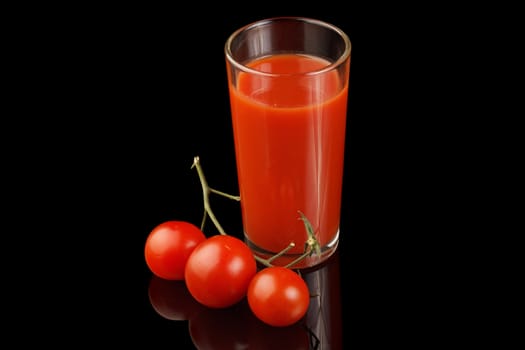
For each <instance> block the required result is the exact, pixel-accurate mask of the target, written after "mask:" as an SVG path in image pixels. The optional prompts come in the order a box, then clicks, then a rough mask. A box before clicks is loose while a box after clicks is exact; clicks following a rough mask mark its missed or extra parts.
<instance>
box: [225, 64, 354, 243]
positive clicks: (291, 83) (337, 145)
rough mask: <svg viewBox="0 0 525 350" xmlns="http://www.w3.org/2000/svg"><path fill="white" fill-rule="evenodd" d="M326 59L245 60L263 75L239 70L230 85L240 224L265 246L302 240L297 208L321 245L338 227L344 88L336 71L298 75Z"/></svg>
mask: <svg viewBox="0 0 525 350" xmlns="http://www.w3.org/2000/svg"><path fill="white" fill-rule="evenodd" d="M326 65H327V62H326V61H323V60H320V59H318V58H313V57H308V56H300V55H292V54H283V55H276V56H270V57H267V58H264V59H261V60H259V61H255V62H252V63H251V64H249V66H250V67H252V68H254V69H256V70H259V71H263V72H268V73H290V72H291V73H293V74H287V75H285V76H279V77H269V76H266V77H262V76H259V75H251V74H247V73H241V74H240V75H239V76H238V81H237V87H236V88H235V87H233V86H232V84H230V102H231V112H232V122H233V128H234V141H235V151H236V157H237V171H238V178H239V187H240V196H241V208H242V217H243V226H244V230H245V234H246V236H247V237H248V239H249V240H250V241H251V242H252V243H254V244H255V245H257V246H259V247H260V248H263V249H266V250H268V251H271V252H278V251H280V250H281V249H283V248H284V247H286V246H287V245H288V244H289V243H290V242H294V243H295V244H296V247H295V248H294V249H293V250H291V251H290V252H293V253H301V252H302V251H303V249H304V243H305V240H306V238H307V236H306V231H305V227H304V223H303V222H302V221H301V220H299V217H300V216H299V212H298V211H301V212H303V213H304V214H305V216H306V217H307V218H308V220H309V221H310V223H311V224H312V226H313V228H314V231H315V233H316V235H317V238H318V240H319V242H320V244H321V246H324V245H325V244H327V243H329V242H330V241H331V240H332V239H333V238H334V237H335V236H336V235H337V233H338V230H339V220H340V205H341V189H342V175H343V153H344V140H345V124H346V107H347V103H346V102H347V95H348V87H347V84H346V83H343V82H342V81H341V79H340V78H339V76H338V74H337V72H335V71H330V72H325V73H323V74H306V75H305V74H302V75H298V74H297V73H305V72H310V71H313V70H318V69H320V68H322V67H325V66H326Z"/></svg>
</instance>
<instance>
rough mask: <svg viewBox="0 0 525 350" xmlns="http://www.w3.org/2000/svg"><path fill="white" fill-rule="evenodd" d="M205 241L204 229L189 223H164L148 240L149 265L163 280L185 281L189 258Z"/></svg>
mask: <svg viewBox="0 0 525 350" xmlns="http://www.w3.org/2000/svg"><path fill="white" fill-rule="evenodd" d="M205 240H206V236H205V235H204V233H203V232H202V231H201V229H199V228H198V227H197V226H195V225H193V224H191V223H189V222H185V221H175V220H173V221H166V222H163V223H161V224H159V225H158V226H156V227H155V228H154V229H153V230H152V231H151V232H150V233H149V235H148V238H147V239H146V246H145V249H144V255H145V257H146V264H147V265H148V267H149V269H150V270H151V272H153V273H154V274H155V275H157V276H158V277H160V278H164V279H167V280H183V279H184V268H185V267H186V262H187V261H188V257H189V256H190V254H191V252H193V249H195V247H196V246H197V245H198V244H199V243H201V242H204V241H205Z"/></svg>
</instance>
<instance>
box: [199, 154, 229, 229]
mask: <svg viewBox="0 0 525 350" xmlns="http://www.w3.org/2000/svg"><path fill="white" fill-rule="evenodd" d="M191 167H192V168H193V167H195V168H197V173H198V174H199V180H200V183H201V187H202V197H203V200H204V216H203V218H202V222H201V229H204V223H205V222H206V214H207V215H208V216H209V217H210V219H211V221H212V222H213V224H214V225H215V227H216V228H217V230H218V231H219V233H220V234H221V235H225V234H226V232H225V231H224V229H223V228H222V226H221V224H220V223H219V220H217V218H216V217H215V214H214V213H213V211H212V210H211V205H210V200H209V193H210V191H211V190H210V187H209V186H208V182H207V181H206V177H205V176H204V172H203V171H202V167H201V165H200V160H199V157H194V158H193V165H192V166H191Z"/></svg>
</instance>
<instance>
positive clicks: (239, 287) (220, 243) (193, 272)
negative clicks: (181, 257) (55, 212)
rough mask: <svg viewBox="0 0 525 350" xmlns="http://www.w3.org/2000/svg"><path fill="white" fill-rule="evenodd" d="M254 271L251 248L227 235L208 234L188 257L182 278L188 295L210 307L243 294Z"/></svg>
mask: <svg viewBox="0 0 525 350" xmlns="http://www.w3.org/2000/svg"><path fill="white" fill-rule="evenodd" d="M256 272H257V264H256V262H255V258H254V257H253V253H252V251H251V250H250V248H249V247H248V246H247V245H246V244H245V243H244V242H243V241H242V240H240V239H238V238H236V237H233V236H229V235H215V236H211V237H210V238H208V239H207V240H205V241H204V242H202V243H201V244H199V245H198V246H197V247H196V248H195V250H194V251H193V253H191V255H190V257H189V258H188V263H187V264H186V271H185V274H184V278H185V280H186V286H187V287H188V290H189V291H190V293H191V295H193V297H194V298H195V299H197V301H199V302H200V303H202V304H204V305H206V306H208V307H212V308H224V307H228V306H231V305H233V304H235V303H237V302H239V301H240V300H241V299H242V298H243V297H245V296H246V291H247V290H248V285H249V284H250V281H251V279H252V278H253V276H254V275H255V273H256Z"/></svg>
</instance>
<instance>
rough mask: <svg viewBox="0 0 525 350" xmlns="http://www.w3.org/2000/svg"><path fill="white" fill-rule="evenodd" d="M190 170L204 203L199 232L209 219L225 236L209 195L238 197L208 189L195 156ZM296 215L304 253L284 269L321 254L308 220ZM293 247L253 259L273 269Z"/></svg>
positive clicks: (292, 245)
mask: <svg viewBox="0 0 525 350" xmlns="http://www.w3.org/2000/svg"><path fill="white" fill-rule="evenodd" d="M191 168H192V169H193V168H195V169H196V170H197V174H198V175H199V181H200V183H201V187H202V196H203V202H204V214H203V217H202V221H201V226H200V228H201V230H204V226H205V224H206V219H207V218H208V217H209V218H210V219H211V221H212V222H213V224H214V225H215V227H216V228H217V230H218V231H219V233H220V234H221V235H227V233H226V232H225V231H224V229H223V227H222V226H221V224H220V223H219V220H218V219H217V217H216V216H215V214H214V213H213V210H212V208H211V204H210V199H209V197H210V194H211V193H214V194H217V195H220V196H223V197H226V198H229V199H232V200H235V201H240V200H241V197H240V196H234V195H231V194H228V193H225V192H222V191H218V190H216V189H214V188H212V187H210V186H209V185H208V181H206V177H205V176H204V171H203V170H202V166H201V163H200V158H199V156H195V157H194V158H193V164H192V165H191ZM298 213H299V220H302V221H303V223H304V226H305V230H306V235H307V239H306V241H305V243H304V251H303V253H302V254H301V255H300V256H299V257H297V258H296V259H295V260H293V261H292V262H290V263H288V264H287V265H285V266H284V267H286V268H292V267H293V266H294V265H295V264H297V263H299V262H300V261H302V260H303V259H305V258H307V257H309V256H311V255H320V254H321V245H320V244H319V241H318V240H317V237H316V236H315V232H314V230H313V228H312V225H311V223H310V221H309V220H308V218H307V217H306V216H305V215H304V214H303V213H302V212H301V211H299V210H298ZM293 247H295V243H294V242H290V243H289V244H288V246H286V247H285V248H284V249H282V250H281V251H280V252H278V253H276V254H275V255H273V256H271V257H269V258H267V259H264V258H261V257H260V256H257V255H255V254H254V258H255V260H256V261H257V262H259V263H261V264H262V265H264V266H266V267H273V266H275V265H273V264H272V261H274V260H275V259H277V258H278V257H280V256H282V255H283V254H286V252H287V251H288V250H290V249H292V248H293Z"/></svg>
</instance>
